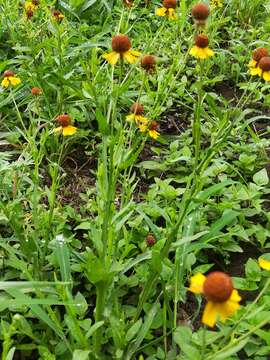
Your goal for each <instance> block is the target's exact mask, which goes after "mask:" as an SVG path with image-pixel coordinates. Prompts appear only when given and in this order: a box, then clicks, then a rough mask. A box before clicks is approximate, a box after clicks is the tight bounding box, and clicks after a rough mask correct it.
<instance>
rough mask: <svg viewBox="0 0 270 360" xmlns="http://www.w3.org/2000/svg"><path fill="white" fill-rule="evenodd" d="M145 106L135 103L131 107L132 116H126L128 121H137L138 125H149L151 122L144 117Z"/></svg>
mask: <svg viewBox="0 0 270 360" xmlns="http://www.w3.org/2000/svg"><path fill="white" fill-rule="evenodd" d="M143 113H144V106H143V105H142V104H140V103H138V102H135V103H134V104H132V105H131V107H130V114H129V115H127V116H126V120H127V121H135V122H136V124H137V125H140V124H142V123H143V124H145V123H148V122H149V120H148V119H147V118H145V117H144V116H143Z"/></svg>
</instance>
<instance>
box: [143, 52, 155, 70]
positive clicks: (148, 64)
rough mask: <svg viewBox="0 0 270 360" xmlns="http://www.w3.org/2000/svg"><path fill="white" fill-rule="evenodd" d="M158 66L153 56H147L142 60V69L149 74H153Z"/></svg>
mask: <svg viewBox="0 0 270 360" xmlns="http://www.w3.org/2000/svg"><path fill="white" fill-rule="evenodd" d="M155 66H156V58H155V57H154V56H153V55H145V56H144V57H143V58H142V59H141V67H142V68H143V69H144V70H145V71H147V72H153V71H154V70H155Z"/></svg>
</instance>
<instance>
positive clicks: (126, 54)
mask: <svg viewBox="0 0 270 360" xmlns="http://www.w3.org/2000/svg"><path fill="white" fill-rule="evenodd" d="M123 58H124V59H125V60H126V61H127V62H128V63H130V64H134V63H135V62H136V61H137V59H138V56H137V55H133V53H132V50H128V51H125V52H124V53H123Z"/></svg>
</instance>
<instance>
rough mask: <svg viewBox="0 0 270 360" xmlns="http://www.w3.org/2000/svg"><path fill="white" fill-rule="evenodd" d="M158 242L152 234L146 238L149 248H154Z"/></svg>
mask: <svg viewBox="0 0 270 360" xmlns="http://www.w3.org/2000/svg"><path fill="white" fill-rule="evenodd" d="M156 242H157V241H156V239H155V237H154V235H152V234H148V235H147V237H146V244H147V246H148V247H152V246H154V245H155V243H156Z"/></svg>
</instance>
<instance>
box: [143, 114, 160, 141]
mask: <svg viewBox="0 0 270 360" xmlns="http://www.w3.org/2000/svg"><path fill="white" fill-rule="evenodd" d="M138 128H139V130H140V132H142V133H145V132H147V133H148V135H149V136H150V137H151V138H153V139H155V140H156V139H157V138H158V137H159V135H160V133H159V132H158V131H157V128H158V123H157V122H156V121H151V122H150V121H149V120H148V119H146V118H144V120H143V121H142V122H140V123H139V124H138Z"/></svg>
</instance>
